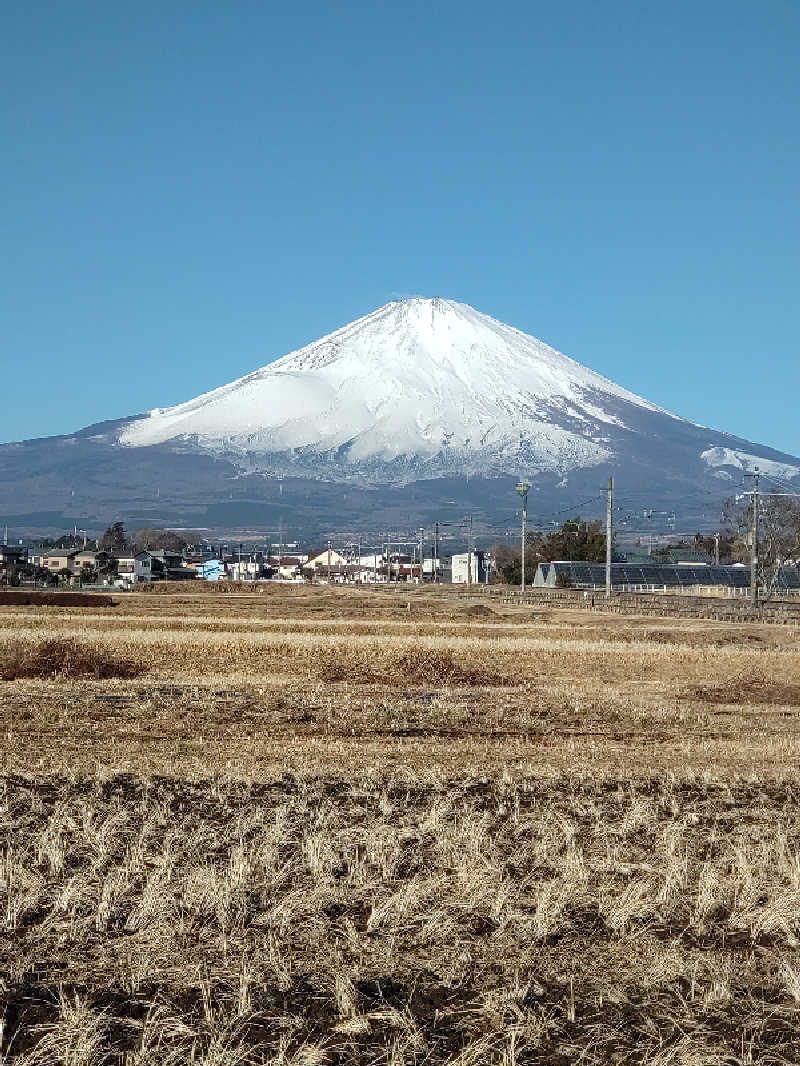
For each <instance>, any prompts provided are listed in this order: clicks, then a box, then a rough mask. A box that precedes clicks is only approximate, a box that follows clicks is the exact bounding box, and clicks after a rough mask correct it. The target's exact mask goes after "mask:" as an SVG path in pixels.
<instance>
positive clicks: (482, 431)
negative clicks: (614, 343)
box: [120, 299, 683, 473]
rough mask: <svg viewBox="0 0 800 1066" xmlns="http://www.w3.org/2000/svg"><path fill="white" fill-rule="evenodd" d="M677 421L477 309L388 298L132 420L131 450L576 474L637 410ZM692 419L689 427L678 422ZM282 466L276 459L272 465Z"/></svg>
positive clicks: (600, 457) (604, 451) (253, 462)
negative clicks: (268, 359) (256, 366)
mask: <svg viewBox="0 0 800 1066" xmlns="http://www.w3.org/2000/svg"><path fill="white" fill-rule="evenodd" d="M630 408H635V409H638V410H639V411H648V412H652V413H657V414H660V415H663V416H667V417H668V418H676V416H674V415H669V413H668V412H666V411H663V410H662V409H661V408H659V407H656V406H655V405H654V404H651V403H649V402H648V401H647V400H643V399H641V398H640V397H638V396H635V395H634V394H633V393H631V392H628V391H627V390H626V389H622V388H620V387H619V386H617V385H615V384H614V383H613V382H611V381H609V380H607V379H606V378H604V377H601V376H600V375H599V374H596V373H594V372H593V371H591V370H588V369H587V368H586V367H583V366H581V365H580V364H579V363H576V362H575V361H574V360H572V359H570V358H568V357H567V356H565V355H562V354H561V353H560V352H557V351H556V350H555V349H553V348H551V347H549V346H548V345H546V344H544V343H542V342H541V341H539V340H536V339H535V338H534V337H530V336H528V335H527V334H525V333H522V332H520V331H519V330H517V329H513V328H512V327H510V326H506V325H504V324H503V323H501V322H498V321H497V320H496V319H493V318H490V317H489V316H488V315H484V314H481V313H480V312H478V311H476V310H474V308H472V307H470V306H468V305H467V304H462V303H456V302H454V301H450V300H442V299H433V300H430V299H412V300H403V301H398V302H393V303H389V304H386V305H385V306H384V307H381V308H379V309H378V310H377V311H374V312H372V313H371V314H369V315H366V316H364V317H363V318H360V319H358V320H357V321H355V322H352V323H351V324H350V325H347V326H344V327H343V328H342V329H339V330H337V331H336V332H335V333H331V334H330V335H328V336H327V337H323V338H322V339H321V340H319V341H316V342H315V343H313V344H310V345H308V346H307V347H305V348H302V349H300V350H299V351H297V352H293V353H291V354H289V355H286V356H284V357H283V358H281V359H278V360H277V361H276V362H273V363H270V364H269V365H267V366H265V367H262V368H261V369H260V370H257V371H255V372H254V373H252V374H249V375H247V377H244V378H240V379H239V380H238V381H234V382H232V383H231V384H229V385H224V386H222V387H221V388H218V389H214V390H213V391H212V392H208V393H205V394H204V395H202V396H199V397H197V398H196V399H194V400H190V401H188V402H187V403H182V404H179V405H178V406H176V407H171V408H167V409H158V408H157V409H155V410H153V411H151V412H150V413H149V415H148V416H147V417H145V418H143V419H140V420H137V421H135V422H133V423H131V424H130V425H129V426H128V427H127V428H126V429H125V430H124V431H123V433H122V434H121V436H120V442H121V443H122V444H124V445H127V446H130V447H141V446H144V445H151V444H160V443H164V442H168V441H171V442H175V443H182V444H183V445H185V446H192V447H199V448H201V449H203V450H210V451H213V452H216V453H224V454H226V455H231V454H233V455H237V454H238V455H239V456H241V457H245V456H246V457H247V459H248V463H249V465H250V467H251V468H257V467H258V465H259V463H258V457H259V456H263V457H266V456H273V457H274V456H284V457H287V456H291V457H293V459H294V460H295V461H297V457H298V455H300V456H303V457H305V458H306V459H309V458H311V457H312V456H316V457H319V456H323V455H325V456H327V457H328V459H329V460H330V459H335V461H336V462H337V463H338V464H339V465H340V466H342V465H343V466H344V467H345V468H347V467H348V466H349V467H352V468H354V469H356V468H364V467H369V466H370V465H373V466H374V465H375V464H394V466H395V467H397V466H398V465H399V466H403V465H406V466H409V465H410V466H413V467H414V469H415V471H416V472H417V473H419V470H420V467H422V468H423V469H424V468H425V467H426V465H427V466H428V467H429V468H430V472H431V473H436V472H438V473H442V472H448V471H450V472H453V471H455V470H456V469H458V470H459V471H461V472H466V473H469V472H470V467H472V466H473V465H474V466H475V467H476V468H479V469H481V470H482V471H484V472H486V471H487V470H497V471H500V470H503V471H508V470H509V469H512V470H513V469H516V468H517V467H518V466H519V465H520V464H521V463H524V464H525V466H526V469H527V470H528V471H529V472H532V471H534V470H536V469H542V470H544V469H547V470H552V471H556V472H563V471H566V470H569V469H574V468H575V467H576V466H592V465H595V464H597V463H600V462H603V461H604V460H606V459H607V458H608V457H609V454H610V453H609V450H608V441H609V437H608V433H609V431H610V430H612V428H625V421H624V416H625V411H626V409H630ZM676 420H677V421H680V422H682V421H683V420H682V419H676ZM268 465H269V464H268Z"/></svg>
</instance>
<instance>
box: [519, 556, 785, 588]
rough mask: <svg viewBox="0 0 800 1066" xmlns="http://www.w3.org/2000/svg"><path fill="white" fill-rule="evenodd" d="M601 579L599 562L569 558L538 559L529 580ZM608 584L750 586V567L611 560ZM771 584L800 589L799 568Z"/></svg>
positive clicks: (578, 583)
mask: <svg viewBox="0 0 800 1066" xmlns="http://www.w3.org/2000/svg"><path fill="white" fill-rule="evenodd" d="M605 583H606V568H605V565H604V564H603V563H586V562H571V561H558V562H552V563H540V564H539V567H538V568H537V571H536V576H535V578H534V581H533V584H534V588H565V587H566V588H579V589H593V588H604V587H605ZM611 584H612V585H613V587H614V588H635V589H651V588H652V589H663V588H668V589H682V588H686V589H689V588H696V587H698V586H702V585H705V586H717V587H726V588H734V589H746V588H749V587H750V567H749V566H702V565H700V566H691V565H677V566H672V565H665V564H657V563H653V564H651V565H645V566H633V565H629V564H628V563H612V564H611ZM775 587H776V588H779V589H800V571H798V569H797V568H796V567H793V566H786V567H783V568H782V569H781V570H780V571H779V572H778V574H777V579H776V581H775Z"/></svg>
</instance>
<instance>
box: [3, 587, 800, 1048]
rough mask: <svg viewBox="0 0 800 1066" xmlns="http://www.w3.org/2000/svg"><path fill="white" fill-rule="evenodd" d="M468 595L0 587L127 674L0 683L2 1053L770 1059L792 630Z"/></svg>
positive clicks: (23, 623)
mask: <svg viewBox="0 0 800 1066" xmlns="http://www.w3.org/2000/svg"><path fill="white" fill-rule="evenodd" d="M481 602H486V603H488V604H489V608H490V610H491V612H492V613H491V614H489V615H487V614H486V613H485V612H482V611H479V612H473V611H470V610H469V606H470V604H469V601H468V600H465V599H464V598H463V597H459V596H457V595H453V594H448V593H447V592H445V591H440V592H435V593H430V592H429V591H427V590H426V591H416V590H414V591H412V592H407V591H402V592H396V591H395V590H391V591H387V590H381V591H379V592H374V593H373V592H372V591H369V592H366V593H365V592H351V591H350V590H343V591H341V592H339V591H338V590H337V591H336V592H333V591H327V590H320V589H315V590H310V589H298V590H295V589H287V590H280V589H278V590H276V589H270V590H269V591H267V592H265V593H254V594H249V595H239V596H237V595H235V594H228V593H225V594H222V593H216V594H213V593H210V592H208V591H206V590H204V591H203V592H202V593H198V592H193V593H190V592H183V591H181V592H180V593H179V594H177V595H165V594H163V593H162V594H153V593H149V594H146V595H130V596H126V597H124V598H122V597H121V602H120V605H119V606H118V607H117V608H116V609H115V610H114V612H113V613H112V612H105V613H103V615H102V616H99V615H93V614H92V613H91V612H87V613H82V612H77V611H69V610H58V609H57V610H55V611H50V612H48V611H44V610H39V611H37V610H35V609H28V610H18V609H5V613H3V619H2V620H3V623H4V626H3V641H4V642H5V644H4V645H3V646H4V647H5V648H6V649H8V648H14V649H16V651H15V654H20V651H19V649H20V648H23V651H24V652H26V653H30V652H35V651H36V649H37V648H38V647H40V646H41V645H42V643H43V642H45V641H47V640H52V639H59V640H70V641H74V642H77V643H78V644H80V645H81V646H83V647H84V648H85V649H86V648H88V649H89V650H90V652H91V654H90V655H89V658H88V660H87V661H89V662H94V663H102V662H107V661H109V659H111V660H114V659H116V660H117V661H122V662H125V663H138V664H139V665H140V666H141V668H142V670H143V671H144V672H143V673H142V674H141V675H139V676H137V677H124V678H109V679H96V678H93V677H91V676H89V677H86V676H82V677H81V676H78V677H72V678H70V677H65V676H63V675H62V676H59V675H58V673H57V671H53V670H52V669H51V666H52V664H51V663H50V662H49V660H48V672H47V675H46V676H42V677H40V678H27V679H19V680H13V681H6V682H3V683H2V687H0V716H2V717H1V719H0V738H2V744H1V745H0V759H2V770H3V774H4V779H3V780H4V784H3V790H2V794H1V795H0V820H1V821H2V825H1V826H0V839H1V840H2V841H3V844H2V846H0V851H2V855H1V856H0V881H1V882H2V885H1V886H0V919H1V920H2V924H3V937H2V944H3V947H2V949H1V950H2V955H1V956H0V968H1V971H0V978H2V981H3V984H2V986H0V988H2V989H3V991H2V995H3V997H4V1001H5V1007H6V1011H5V1016H4V1017H5V1022H4V1029H3V1044H2V1048H3V1050H4V1052H5V1053H7V1054H8V1055H9V1056H10V1061H12V1062H13V1061H17V1062H19V1063H29V1064H30V1066H32V1064H33V1063H34V1062H39V1063H41V1062H47V1063H66V1062H69V1063H72V1064H75V1066H77V1064H78V1063H86V1064H89V1063H92V1064H93V1063H106V1062H108V1063H111V1062H114V1063H119V1062H122V1061H123V1057H124V1061H125V1062H126V1063H134V1062H135V1063H141V1064H144V1063H148V1064H149V1063H154V1064H155V1063H165V1064H166V1063H171V1064H173V1066H177V1064H183V1063H187V1064H188V1063H189V1062H206V1063H211V1062H219V1063H222V1062H225V1063H227V1062H237V1061H242V1062H244V1061H249V1062H259V1063H266V1062H286V1063H289V1062H292V1063H298V1064H299V1063H301V1062H302V1063H309V1062H316V1063H320V1064H322V1063H328V1062H330V1063H334V1062H343V1061H359V1062H365V1063H378V1062H381V1063H383V1062H388V1061H390V1060H391V1061H392V1062H397V1063H400V1062H403V1063H405V1062H417V1061H419V1062H422V1061H431V1062H455V1061H459V1062H462V1063H467V1062H474V1063H478V1062H481V1063H482V1062H498V1063H499V1062H503V1063H509V1064H510V1063H513V1062H520V1063H523V1062H542V1063H544V1062H548V1063H549V1062H554V1061H556V1062H558V1061H561V1062H567V1061H575V1060H577V1059H578V1058H581V1059H583V1060H585V1061H587V1062H598V1063H599V1062H607V1061H625V1062H653V1061H657V1062H663V1063H665V1064H666V1063H673V1062H674V1063H690V1062H692V1063H694V1062H703V1061H720V1060H722V1059H724V1060H725V1061H730V1062H748V1061H752V1062H756V1061H765V1062H766V1061H769V1062H792V1061H796V1058H797V1056H796V1046H797V1045H796V1041H797V1039H798V1032H797V1029H798V1026H797V1021H796V1019H797V1003H798V1000H800V977H798V974H800V951H799V950H798V937H800V917H799V916H800V865H798V859H797V856H798V854H800V816H799V812H798V807H797V795H798V775H797V766H798V759H797V756H798V752H799V750H800V745H798V737H800V728H799V724H800V707H798V706H797V700H796V689H795V687H794V685H795V683H796V679H797V678H798V677H800V672H798V670H797V667H798V650H797V642H796V635H795V631H794V630H789V629H788V628H782V627H775V626H758V625H736V626H731V625H726V624H724V623H714V622H707V621H705V622H700V621H697V620H683V619H653V618H648V619H636V618H625V617H623V618H620V617H619V616H617V615H605V614H603V613H600V612H589V611H567V610H550V609H548V608H547V607H546V606H543V607H542V608H539V609H530V608H512V607H509V606H507V605H501V604H499V603H497V602H496V601H493V600H486V601H481ZM409 603H410V604H411V610H410V611H409V609H408V606H407V605H408V604H409ZM0 613H2V612H0ZM2 654H3V650H2V647H0V656H2ZM34 657H35V656H34ZM25 661H30V655H27V657H26V658H25ZM9 1048H10V1050H9Z"/></svg>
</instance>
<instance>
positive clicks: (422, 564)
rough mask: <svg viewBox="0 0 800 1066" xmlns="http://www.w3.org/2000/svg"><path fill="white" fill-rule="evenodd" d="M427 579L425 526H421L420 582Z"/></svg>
mask: <svg viewBox="0 0 800 1066" xmlns="http://www.w3.org/2000/svg"><path fill="white" fill-rule="evenodd" d="M424 580H425V528H424V526H420V527H419V583H420V585H421V584H422V583H423V581H424Z"/></svg>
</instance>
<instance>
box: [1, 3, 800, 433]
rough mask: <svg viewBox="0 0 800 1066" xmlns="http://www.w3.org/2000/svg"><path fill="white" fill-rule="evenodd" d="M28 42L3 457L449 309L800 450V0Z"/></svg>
mask: <svg viewBox="0 0 800 1066" xmlns="http://www.w3.org/2000/svg"><path fill="white" fill-rule="evenodd" d="M2 21H3V28H2V35H1V39H0V64H1V69H2V71H3V74H2V82H3V94H2V105H0V143H1V144H2V146H3V149H2V154H3V162H2V167H0V191H1V192H2V195H1V196H0V223H1V228H0V246H1V247H2V252H0V362H2V366H3V370H4V374H3V389H4V393H5V397H4V398H5V402H4V403H3V404H2V408H0V410H2V422H0V440H13V439H19V438H24V437H31V436H40V435H47V434H51V433H56V432H66V431H70V430H73V429H77V428H79V427H81V426H84V425H86V424H88V423H91V422H94V421H98V420H100V419H103V418H112V417H118V416H122V415H126V414H132V413H137V412H140V411H144V410H146V409H147V408H150V407H153V406H157V405H158V406H165V405H168V404H172V403H177V402H179V401H181V400H185V399H189V398H190V397H192V396H194V395H196V394H197V393H200V392H202V391H205V390H207V389H209V388H212V387H214V386H216V385H219V384H222V383H224V382H225V381H228V380H231V379H233V378H235V377H237V376H240V375H242V374H244V373H247V372H249V371H250V370H253V369H255V368H256V367H258V366H261V365H263V364H264V363H267V362H269V361H271V360H272V359H274V358H276V357H278V356H280V355H283V354H284V353H285V352H287V351H289V350H291V349H293V348H297V347H300V346H302V345H303V344H305V343H307V342H309V341H311V340H314V339H316V338H317V337H318V336H320V335H321V334H323V333H326V332H328V331H330V330H331V329H334V328H336V327H338V326H340V325H343V324H344V323H345V322H347V321H349V320H351V319H353V318H355V317H357V316H358V315H360V314H363V313H365V312H367V311H370V310H372V309H373V308H375V307H377V306H379V305H380V304H382V303H385V302H386V301H387V300H389V299H392V298H394V297H396V296H398V295H410V294H418V295H426V296H437V295H438V296H445V297H452V298H455V299H460V300H465V301H467V302H468V303H471V304H473V305H474V306H476V307H477V308H479V309H480V310H482V311H486V312H488V313H490V314H493V315H495V316H496V317H498V318H500V319H503V320H504V321H506V322H509V323H511V324H512V325H515V326H518V327H520V328H521V329H524V330H526V331H527V332H529V333H533V334H534V335H536V336H538V337H541V338H542V339H543V340H546V341H547V342H549V343H550V344H553V345H554V346H555V347H557V348H559V349H561V350H562V351H564V352H566V353H567V354H569V355H571V356H573V357H574V358H576V359H578V360H580V361H581V362H583V363H586V364H587V365H589V366H591V367H592V368H593V369H595V370H598V371H600V372H601V373H604V374H606V375H607V376H609V377H611V378H613V379H614V380H616V381H618V382H619V383H620V384H623V385H625V386H627V387H629V388H631V389H633V390H635V391H637V392H639V393H641V394H643V395H644V396H646V397H648V398H649V399H651V400H654V401H655V402H657V403H660V404H662V405H664V406H666V407H668V408H670V409H672V410H674V411H676V412H677V413H679V414H682V415H685V416H687V417H689V418H692V419H694V420H696V421H700V422H704V423H707V424H710V425H712V426H714V427H716V428H720V429H727V430H730V431H731V432H735V433H738V434H740V435H742V436H746V437H749V438H751V439H754V440H757V441H760V442H762V443H767V444H772V445H773V446H776V447H779V448H782V449H783V450H786V451H789V452H792V453H794V454H799V453H800V428H799V427H798V422H797V419H796V416H795V408H796V405H797V396H798V387H799V386H800V366H798V361H797V351H796V338H797V336H798V332H799V330H798V327H799V326H800V321H798V320H799V319H800V300H798V280H799V279H798V261H799V259H800V225H799V223H800V207H799V206H798V204H799V200H798V178H799V177H800V166H799V165H798V164H800V148H798V136H797V123H798V114H800V72H799V69H800V67H799V65H798V60H797V57H798V54H799V53H800V3H798V2H797V0H747V2H744V0H724V2H723V0H710V2H704V0H692V2H689V0H675V2H672V3H666V4H665V3H663V2H658V3H656V2H653V0H636V2H633V0H631V2H628V0H620V2H615V0H607V2H605V3H598V2H597V0H590V2H581V0H573V2H571V3H568V4H553V3H550V2H548V3H539V2H537V0H525V2H517V0H510V2H502V0H501V2H499V3H488V2H486V0H484V2H482V3H475V2H472V0H441V2H437V3H431V2H430V0H428V2H427V3H423V2H417V0H410V2H408V0H406V2H404V3H393V4H389V3H382V2H380V0H371V2H365V0H344V2H342V3H337V4H334V3H330V2H327V0H306V2H304V3H301V4H291V3H281V4H278V3H270V2H268V0H259V2H237V0H232V2H231V3H216V4H211V3H203V2H200V3H196V2H192V3H188V2H184V3H182V2H170V3H167V4H164V3H158V4H156V3H152V2H148V0H141V2H138V3H136V4H109V3H107V2H103V3H94V2H81V0H77V2H75V3H71V4H70V3H66V2H64V0H58V2H55V0H50V2H40V3H32V4H28V5H24V4H21V3H16V4H12V5H10V6H7V7H6V8H5V10H4V13H3V20H2ZM751 367H752V368H753V369H751ZM9 371H10V372H9Z"/></svg>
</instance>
